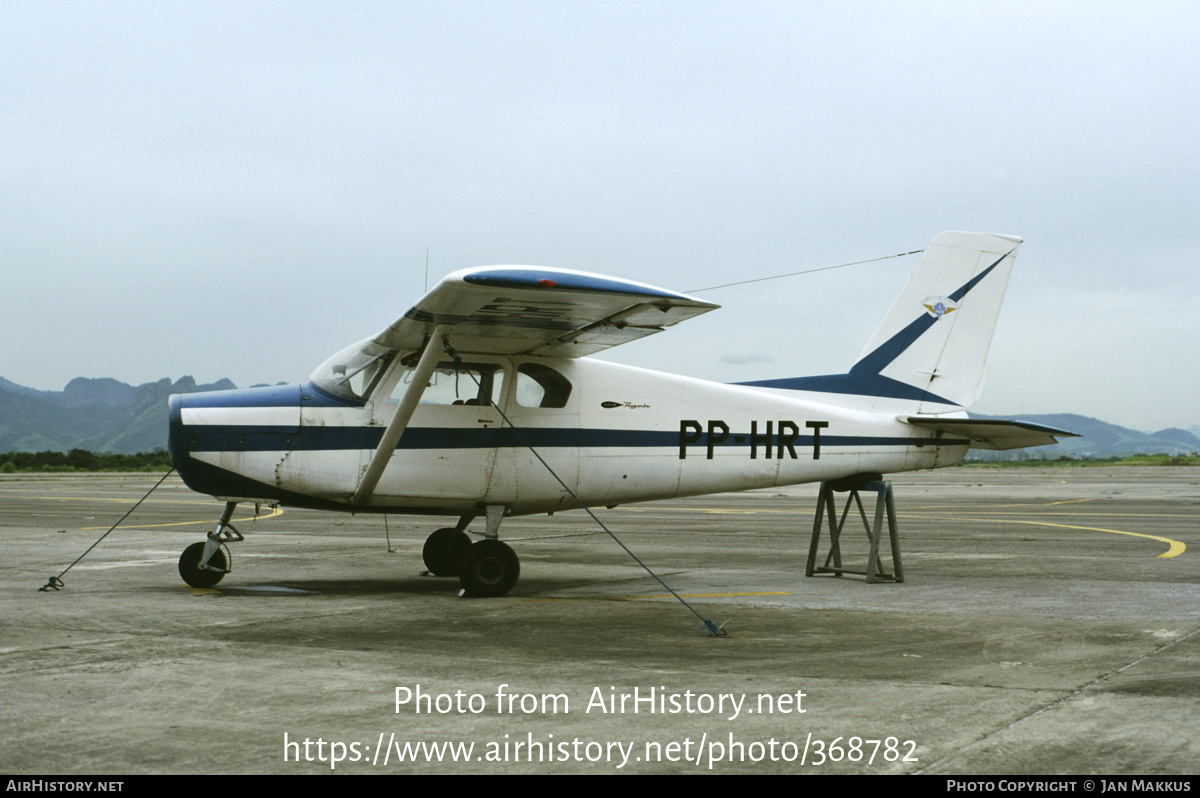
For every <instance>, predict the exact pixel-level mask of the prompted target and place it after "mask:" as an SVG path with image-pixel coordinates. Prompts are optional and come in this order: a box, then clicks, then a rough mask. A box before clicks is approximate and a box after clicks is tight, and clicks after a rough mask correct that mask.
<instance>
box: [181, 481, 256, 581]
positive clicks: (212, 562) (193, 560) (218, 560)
mask: <svg viewBox="0 0 1200 798" xmlns="http://www.w3.org/2000/svg"><path fill="white" fill-rule="evenodd" d="M235 507H237V502H226V503H225V510H224V511H223V512H222V513H221V520H219V521H218V522H217V528H216V529H215V530H213V531H212V532H209V533H208V539H207V540H205V541H204V542H203V543H193V544H192V545H190V546H188V547H187V548H186V549H184V550H183V554H181V555H180V556H179V575H180V576H181V577H183V581H184V582H187V583H188V584H189V585H191V586H192V587H213V586H214V585H216V584H217V583H218V582H220V581H221V579H223V578H224V576H225V574H227V573H229V571H230V566H231V564H232V560H233V558H232V556H230V554H229V549H228V548H226V546H225V544H226V543H234V542H237V541H239V540H245V538H244V537H242V534H241V533H240V532H238V531H237V530H236V529H235V528H234V527H233V524H231V523H229V522H230V520H231V519H232V518H233V509H234V508H235Z"/></svg>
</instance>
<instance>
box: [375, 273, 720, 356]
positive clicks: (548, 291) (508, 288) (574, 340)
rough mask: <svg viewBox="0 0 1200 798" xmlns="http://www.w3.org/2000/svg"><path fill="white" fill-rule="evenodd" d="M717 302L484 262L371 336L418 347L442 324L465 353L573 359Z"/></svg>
mask: <svg viewBox="0 0 1200 798" xmlns="http://www.w3.org/2000/svg"><path fill="white" fill-rule="evenodd" d="M718 307H720V305H714V304H712V303H711V302H704V301H703V300H699V299H695V298H693V297H690V296H687V295H685V294H679V293H676V292H674V291H668V290H665V289H662V288H655V287H654V286H651V285H646V284H644V283H638V282H633V281H631V280H621V279H617V278H613V277H605V276H603V275H599V274H589V273H587V272H579V271H571V270H567V269H549V268H540V267H534V266H485V267H481V268H474V269H463V270H461V271H457V272H454V273H452V274H449V275H446V277H445V278H443V279H442V281H441V283H439V284H438V285H437V287H435V288H434V289H433V290H432V291H430V292H429V293H428V294H426V295H425V297H424V298H423V299H422V300H421V301H420V302H418V303H417V304H416V305H415V306H414V307H413V308H412V309H410V310H409V311H408V312H407V313H405V314H404V316H403V317H402V318H400V319H399V320H397V321H396V322H395V323H394V324H392V325H391V326H390V327H388V328H387V329H386V330H384V331H383V332H381V333H380V334H379V335H377V336H375V338H374V342H375V343H376V344H378V345H380V346H383V347H386V348H388V349H399V350H404V349H419V348H421V346H422V344H423V343H424V341H425V340H426V339H427V338H428V336H429V335H431V334H432V333H433V331H434V329H435V328H438V327H441V328H442V329H443V330H444V331H445V332H448V333H449V334H450V336H451V340H452V343H453V346H454V348H455V349H456V350H458V351H460V352H471V353H477V354H497V355H521V354H524V355H547V356H551V357H569V358H574V357H583V356H585V355H591V354H594V353H596V352H600V351H602V350H604V349H608V348H610V347H613V346H617V345H619V344H623V343H626V342H628V341H634V340H637V339H639V338H644V337H646V336H647V335H653V334H654V333H657V332H662V330H663V328H664V327H669V326H671V325H673V324H678V323H679V322H681V321H684V320H685V319H690V318H691V317H693V316H698V315H700V314H701V313H707V312H708V311H710V310H715V309H716V308H718Z"/></svg>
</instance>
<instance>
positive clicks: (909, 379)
mask: <svg viewBox="0 0 1200 798" xmlns="http://www.w3.org/2000/svg"><path fill="white" fill-rule="evenodd" d="M1020 244H1021V239H1019V238H1017V237H1015V236H1001V235H989V234H987V233H942V234H941V235H940V236H938V237H937V238H935V239H934V240H933V243H932V244H930V245H929V248H928V249H926V250H925V254H924V255H922V256H921V262H920V263H919V264H918V265H917V268H916V270H915V271H913V273H912V275H911V276H910V277H909V278H908V282H907V283H905V285H904V289H903V290H902V291H901V292H900V295H899V296H898V297H896V301H895V302H894V303H893V304H892V307H891V310H889V311H888V313H887V315H886V316H885V317H884V319H883V323H882V324H880V325H879V329H877V330H876V331H875V334H874V335H873V336H871V340H870V342H868V343H867V346H866V348H865V349H864V350H863V353H862V354H861V355H860V356H859V359H858V362H857V363H855V364H854V367H853V368H851V369H850V373H851V375H855V376H858V375H861V376H863V377H868V376H873V375H879V376H881V377H885V378H887V379H889V380H895V381H897V382H900V383H903V384H905V385H910V386H912V387H913V388H917V389H919V390H920V391H921V392H922V394H923V395H922V397H921V406H920V407H919V408H918V409H917V412H918V413H929V412H937V410H938V408H937V406H938V405H941V406H943V407H942V408H941V409H942V410H943V411H945V410H946V409H948V408H946V407H944V406H945V405H958V406H959V407H967V406H968V405H970V404H971V403H973V402H974V401H975V400H976V399H978V398H979V394H980V392H981V391H982V389H983V369H984V364H985V363H986V361H987V354H988V349H989V348H990V347H991V344H992V333H993V331H994V330H995V329H996V319H997V318H998V317H999V315H1000V303H1001V302H1002V301H1003V299H1004V290H1005V288H1007V287H1008V276H1009V274H1010V273H1011V272H1012V266H1013V262H1014V261H1015V260H1016V254H1017V247H1019V246H1020Z"/></svg>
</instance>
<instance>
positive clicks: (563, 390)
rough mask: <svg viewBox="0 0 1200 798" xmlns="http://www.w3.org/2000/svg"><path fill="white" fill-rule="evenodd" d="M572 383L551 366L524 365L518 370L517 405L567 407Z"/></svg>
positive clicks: (538, 364) (539, 364)
mask: <svg viewBox="0 0 1200 798" xmlns="http://www.w3.org/2000/svg"><path fill="white" fill-rule="evenodd" d="M570 397H571V382H570V380H568V379H567V378H566V377H564V376H563V375H561V374H559V373H558V372H557V371H555V370H554V369H552V368H550V367H549V366H544V365H542V364H541V363H522V364H521V366H520V367H519V368H518V369H517V404H519V405H520V406H521V407H566V406H567V399H569V398H570Z"/></svg>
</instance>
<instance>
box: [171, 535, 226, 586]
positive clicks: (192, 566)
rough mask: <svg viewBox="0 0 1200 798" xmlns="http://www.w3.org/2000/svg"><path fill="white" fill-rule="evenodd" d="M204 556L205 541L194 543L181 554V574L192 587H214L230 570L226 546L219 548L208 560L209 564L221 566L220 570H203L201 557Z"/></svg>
mask: <svg viewBox="0 0 1200 798" xmlns="http://www.w3.org/2000/svg"><path fill="white" fill-rule="evenodd" d="M203 556H204V544H203V543H193V544H192V545H190V546H188V547H187V548H186V549H184V550H183V554H180V555H179V575H180V576H182V577H183V581H185V582H187V583H188V584H189V585H191V586H192V587H212V586H214V585H215V584H217V582H220V581H221V580H222V579H224V578H225V573H224V572H225V571H228V570H229V561H228V560H227V559H225V551H224V547H222V548H219V549H217V551H216V552H215V553H214V554H213V556H212V559H211V560H209V561H208V564H209V565H213V566H216V567H217V568H220V569H221V570H219V571H201V570H200V558H201V557H203Z"/></svg>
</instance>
